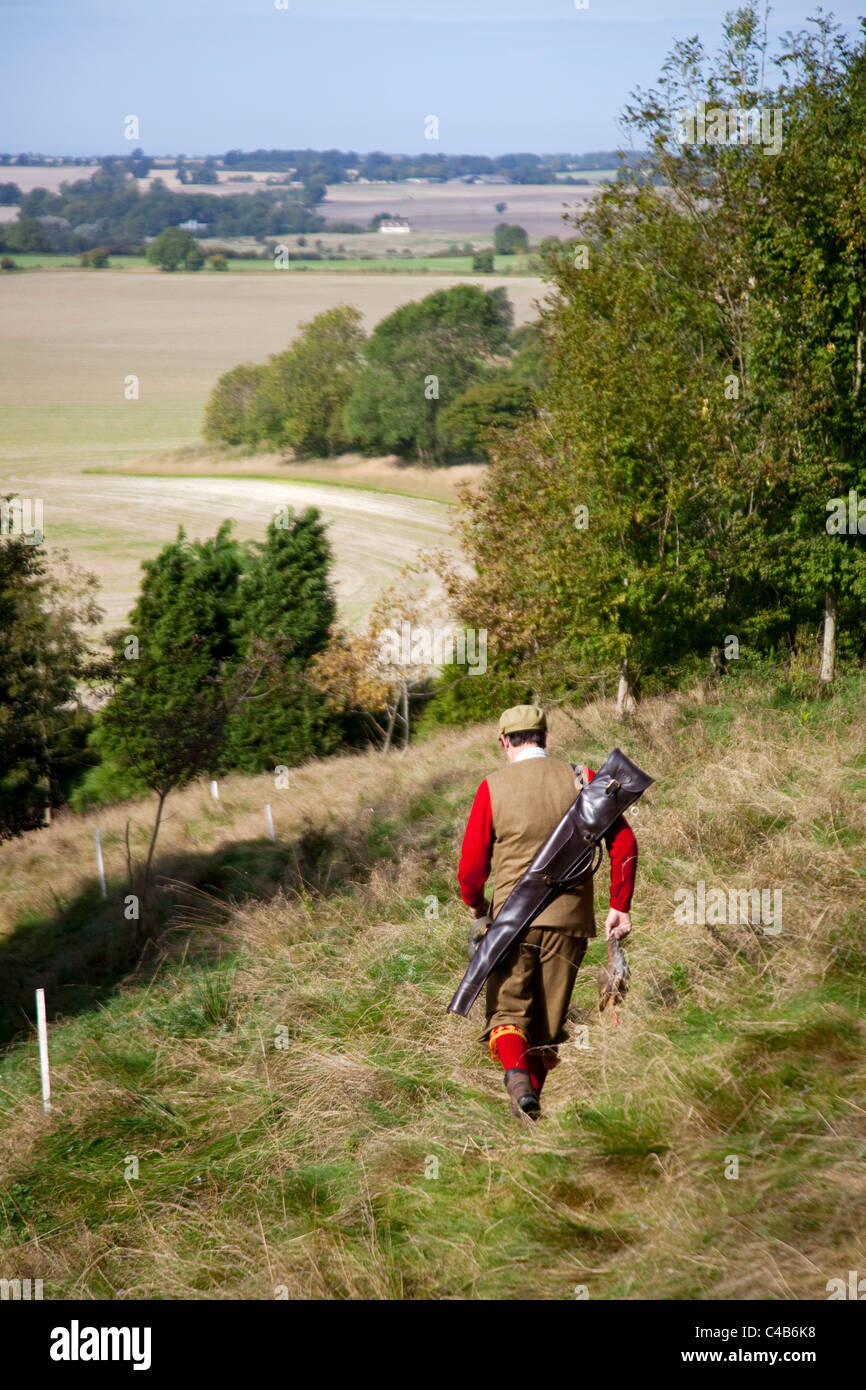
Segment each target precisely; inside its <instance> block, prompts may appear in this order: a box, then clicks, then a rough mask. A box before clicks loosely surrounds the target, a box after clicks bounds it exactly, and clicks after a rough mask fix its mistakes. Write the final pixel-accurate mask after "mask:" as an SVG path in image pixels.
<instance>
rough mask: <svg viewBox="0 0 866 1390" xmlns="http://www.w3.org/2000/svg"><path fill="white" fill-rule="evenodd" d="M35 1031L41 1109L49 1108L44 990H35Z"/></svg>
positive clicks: (49, 1091) (46, 1109) (49, 1079)
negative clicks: (36, 1033)
mask: <svg viewBox="0 0 866 1390" xmlns="http://www.w3.org/2000/svg"><path fill="white" fill-rule="evenodd" d="M36 1031H37V1032H38V1034H39V1070H40V1072H41V1073H42V1109H43V1110H44V1111H45V1113H46V1114H47V1113H48V1111H49V1110H50V1109H51V1077H50V1076H49V1075H48V1023H47V1021H46V1018H45V990H44V989H37V991H36Z"/></svg>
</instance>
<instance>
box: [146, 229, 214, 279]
mask: <svg viewBox="0 0 866 1390" xmlns="http://www.w3.org/2000/svg"><path fill="white" fill-rule="evenodd" d="M147 259H148V260H149V261H150V263H151V265H158V266H159V268H160V270H178V269H179V268H180V267H181V266H183V267H184V268H185V269H187V270H200V269H201V267H202V266H203V265H204V256H203V254H202V250H201V247H200V246H199V244H198V242H197V241H196V239H195V237H194V236H193V235H192V233H191V232H189V231H187V229H186V228H185V227H166V228H165V231H163V232H160V234H159V236H158V237H157V238H156V239H155V240H154V241H152V242H151V243H150V245H149V246H148V248H147Z"/></svg>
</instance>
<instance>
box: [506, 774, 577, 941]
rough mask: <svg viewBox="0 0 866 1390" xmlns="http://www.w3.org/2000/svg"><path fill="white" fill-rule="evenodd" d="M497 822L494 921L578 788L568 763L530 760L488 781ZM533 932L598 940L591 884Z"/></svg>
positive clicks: (553, 907) (551, 910)
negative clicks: (540, 930)
mask: <svg viewBox="0 0 866 1390" xmlns="http://www.w3.org/2000/svg"><path fill="white" fill-rule="evenodd" d="M487 786H488V789H489V791H490V808H491V813H492V816H493V831H494V835H495V840H494V844H493V862H492V866H491V868H492V879H493V895H492V912H493V915H494V917H495V915H496V913H497V912H498V911H499V909H500V908H501V906H502V904H503V903H504V902H505V899H506V898H507V897H508V894H509V893H510V892H511V890H512V888H514V886H515V885H516V884H517V882H518V881H519V880H520V878H521V877H522V875H523V874H525V872H526V870H527V869H528V868H529V866H530V864H531V863H532V861H533V859H534V858H535V856H536V854H537V853H538V851H539V850H540V849H541V846H542V845H543V844H544V842H545V840H546V839H547V837H548V836H549V835H550V833H551V831H553V830H555V829H556V827H557V825H558V824H559V822H560V820H561V819H562V817H563V816H564V815H565V812H566V811H567V810H568V808H569V806H570V805H571V803H572V802H573V801H574V798H575V797H576V796H577V792H578V788H577V786H576V785H575V777H574V772H573V771H572V768H571V765H570V764H569V763H564V762H560V761H559V759H557V758H526V759H525V760H524V761H522V762H519V763H509V764H508V765H507V766H506V767H503V768H500V770H499V771H498V772H494V773H491V775H490V776H489V777H488V778H487ZM533 926H536V927H556V928H558V929H559V930H560V931H562V932H565V933H567V934H568V935H569V936H595V920H594V917H593V905H592V878H589V879H587V880H586V882H585V883H582V884H581V885H580V888H579V890H578V892H576V893H563V894H562V896H561V897H559V898H557V899H556V901H555V902H552V903H551V904H550V906H549V907H547V908H545V910H544V911H543V912H542V913H541V914H540V915H539V916H538V917H537V918H536V919H535V922H534V923H533Z"/></svg>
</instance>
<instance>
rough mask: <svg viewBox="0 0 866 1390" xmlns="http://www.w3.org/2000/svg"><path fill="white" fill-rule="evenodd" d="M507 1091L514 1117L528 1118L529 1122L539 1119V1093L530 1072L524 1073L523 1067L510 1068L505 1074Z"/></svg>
mask: <svg viewBox="0 0 866 1390" xmlns="http://www.w3.org/2000/svg"><path fill="white" fill-rule="evenodd" d="M505 1089H506V1091H507V1092H508V1099H509V1100H510V1101H511V1113H512V1114H513V1115H517V1116H518V1117H520V1116H526V1118H527V1119H529V1120H537V1119H538V1117H539V1115H540V1114H541V1106H540V1104H539V1102H538V1092H537V1091H536V1089H535V1087H534V1086H533V1084H532V1081H531V1080H530V1077H529V1072H528V1071H524V1069H523V1067H510V1068H509V1070H508V1071H507V1072H506V1073H505Z"/></svg>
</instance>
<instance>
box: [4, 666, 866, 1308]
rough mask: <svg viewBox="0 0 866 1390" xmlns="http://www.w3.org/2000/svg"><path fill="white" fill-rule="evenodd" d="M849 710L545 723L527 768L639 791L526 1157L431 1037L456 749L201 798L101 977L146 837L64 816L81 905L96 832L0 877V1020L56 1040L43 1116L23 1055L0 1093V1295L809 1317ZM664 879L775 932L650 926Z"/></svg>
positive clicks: (852, 901) (451, 893) (855, 1112)
mask: <svg viewBox="0 0 866 1390" xmlns="http://www.w3.org/2000/svg"><path fill="white" fill-rule="evenodd" d="M864 693H866V692H864V684H863V679H862V677H858V678H857V679H854V678H851V679H850V680H848V681H847V682H842V683H841V685H840V688H839V690H838V691H837V693H836V695H835V696H834V697H833V699H832V700H831V701H826V702H814V703H813V702H810V701H808V700H803V699H802V698H799V699H797V698H794V697H793V696H792V695H791V693H790V692H787V691H785V690H781V691H778V690H774V689H772V688H768V687H766V686H761V685H757V684H756V685H752V686H750V685H749V683H748V681H747V679H746V678H745V677H741V678H738V679H736V680H734V679H733V678H732V687H731V688H729V687H726V688H725V691H724V692H723V693H722V695H721V696H720V697H717V696H712V697H710V699H709V701H708V702H702V700H701V699H700V698H698V699H690V698H685V697H678V698H676V699H658V700H652V701H648V702H646V703H645V704H644V705H642V706H641V708H640V710H639V712H638V716H637V718H636V720H635V721H634V722H633V723H632V724H631V725H629V726H628V727H627V728H623V727H622V726H619V725H617V724H615V722H614V720H613V716H612V710H611V708H610V706H609V705H601V704H600V705H594V706H590V707H585V708H582V709H578V710H575V711H572V714H571V717H569V716H567V715H566V714H562V715H558V716H557V719H556V723H555V726H554V729H553V735H552V737H553V742H554V745H555V748H556V751H558V752H560V753H561V754H567V755H569V756H579V757H580V758H581V759H586V760H588V761H590V762H593V763H595V764H596V765H597V762H598V760H599V759H600V758H601V757H602V756H603V755H604V752H605V751H606V750H607V749H608V748H609V747H610V746H611V745H612V744H613V743H614V742H616V743H619V744H621V746H622V747H623V748H624V749H625V750H626V751H627V752H629V753H630V754H631V755H632V756H634V757H635V758H636V759H637V760H638V761H639V762H640V763H641V764H642V765H643V766H645V767H646V768H647V769H648V770H649V771H650V772H652V773H653V774H654V775H655V776H656V777H657V778H658V781H657V784H656V786H655V787H654V788H653V789H652V790H651V792H650V793H649V794H648V796H647V797H646V798H645V800H644V802H643V803H641V806H640V810H639V813H638V814H637V815H636V816H634V824H635V829H636V831H637V834H638V837H639V841H640V847H641V867H640V871H639V878H638V892H637V896H636V900H635V906H634V914H633V915H634V922H635V930H634V933H633V937H632V940H631V941H630V943H629V947H628V950H629V956H630V961H631V966H632V991H631V994H630V996H629V999H628V1001H627V1004H626V1005H625V1006H624V1008H623V1009H622V1011H621V1016H622V1022H621V1025H620V1026H619V1028H614V1027H613V1026H612V1025H611V1022H610V1020H609V1019H608V1018H607V1017H605V1018H602V1019H599V1017H598V1015H597V1012H596V1009H595V982H594V967H595V966H596V965H597V964H598V962H599V960H600V959H601V955H602V951H603V946H602V943H601V942H600V941H598V940H597V941H596V942H594V943H593V944H592V946H591V948H590V953H589V959H588V962H587V964H586V965H585V966H584V967H583V968H582V970H581V973H580V975H579V978H578V985H577V990H576V995H575V1000H574V1007H573V1011H572V1018H571V1026H572V1028H579V1027H580V1026H581V1025H583V1026H585V1027H586V1028H587V1030H588V1032H587V1041H588V1046H587V1047H578V1046H575V1045H569V1046H568V1047H566V1048H565V1049H564V1050H563V1051H564V1057H563V1062H562V1065H561V1066H560V1067H559V1068H558V1070H557V1071H556V1072H555V1073H554V1074H553V1075H552V1076H551V1078H550V1081H549V1085H548V1088H547V1089H546V1092H545V1109H546V1118H545V1120H544V1121H543V1122H542V1123H541V1124H539V1125H538V1126H537V1127H533V1128H525V1129H522V1128H519V1127H517V1126H516V1125H515V1123H514V1122H513V1121H512V1120H511V1118H510V1116H509V1115H508V1111H507V1106H506V1104H505V1101H504V1097H503V1091H502V1085H501V1078H500V1075H499V1073H498V1071H497V1070H496V1069H494V1068H493V1067H492V1065H491V1063H490V1062H489V1060H488V1059H487V1058H486V1056H485V1053H484V1050H483V1048H481V1047H480V1046H479V1045H478V1043H477V1042H476V1041H475V1035H476V1033H477V1030H478V1028H479V1027H480V1020H479V1019H478V1018H477V1017H473V1018H472V1019H471V1020H470V1021H469V1022H464V1021H461V1020H458V1019H456V1018H454V1017H453V1016H449V1015H447V1014H446V1012H445V1006H446V1004H447V1001H448V998H449V996H450V994H451V992H452V990H453V988H454V985H455V984H456V982H457V980H458V979H459V976H460V973H461V971H462V969H463V967H464V964H465V953H464V937H465V930H466V921H465V913H464V911H463V910H462V908H461V907H460V905H459V902H458V901H457V900H456V896H455V888H454V869H455V860H456V853H457V847H458V845H459V837H460V834H461V831H462V827H463V824H464V822H465V817H466V814H467V812H468V809H469V805H470V801H471V797H472V793H473V791H474V788H475V786H476V785H477V782H478V780H479V778H480V777H481V776H482V775H483V774H484V773H485V772H486V771H488V770H490V769H491V768H492V767H493V766H495V765H496V761H495V728H494V727H493V726H492V725H491V726H490V727H487V726H478V727H476V728H473V729H469V730H466V731H462V732H443V733H440V734H437V735H436V736H435V737H433V738H431V739H430V740H428V741H427V742H425V743H421V744H418V745H416V746H414V747H413V748H412V749H411V750H410V751H409V753H408V754H407V755H405V756H404V755H401V754H394V755H392V756H389V757H388V758H387V759H382V758H381V756H379V755H372V754H371V755H369V756H358V757H340V758H336V759H333V760H329V761H327V762H322V763H315V764H311V765H309V766H308V767H306V768H302V769H298V770H297V771H296V772H295V773H293V775H292V778H291V785H290V787H289V789H288V790H287V791H283V792H279V793H276V792H275V791H274V789H273V787H272V784H270V782H269V779H267V778H264V777H262V778H260V779H253V778H242V777H233V778H229V779H226V781H225V783H224V784H223V786H222V788H221V799H220V801H219V803H214V802H212V801H211V800H210V799H209V798H208V796H207V793H206V789H205V788H204V787H192V788H189V789H188V790H187V791H185V792H183V793H181V794H180V795H178V796H177V797H174V798H172V799H171V802H170V804H169V818H168V822H167V825H166V834H165V840H164V842H163V844H162V847H161V851H160V864H159V872H160V875H161V878H162V880H163V882H164V883H165V884H166V888H165V891H166V893H167V894H169V895H170V901H171V902H173V907H172V908H171V912H172V914H173V929H172V932H171V933H170V934H169V935H168V936H167V937H166V938H165V939H164V942H163V952H162V954H161V956H160V958H159V960H158V962H151V963H150V964H149V965H148V967H147V968H146V969H144V970H143V971H142V973H140V974H139V975H136V974H135V973H129V969H130V966H129V965H128V964H127V965H124V962H123V958H122V951H121V947H122V943H123V940H124V937H123V932H124V921H123V916H122V905H123V893H124V891H125V889H124V871H123V864H124V849H123V835H124V825H125V822H126V820H127V819H129V820H130V821H131V834H132V844H133V849H134V851H135V852H138V851H139V847H140V844H141V843H142V841H143V838H144V836H145V835H146V825H147V820H148V818H149V816H150V815H151V814H152V808H151V807H149V806H148V805H146V804H142V805H135V806H131V807H128V808H117V809H116V810H114V811H104V812H102V813H100V816H99V817H98V823H99V824H100V825H101V827H102V831H103V840H104V843H105V845H106V860H107V866H108V875H109V881H110V897H109V900H108V902H107V903H105V904H102V903H100V901H99V898H98V896H97V892H96V889H95V884H94V881H93V875H92V869H91V865H90V860H91V856H92V831H93V825H94V824H95V823H97V818H93V817H88V818H83V819H76V818H74V817H71V816H63V817H60V818H59V819H58V821H57V823H56V824H55V825H54V826H53V827H52V828H51V829H50V830H49V831H45V832H40V833H39V834H38V835H33V836H30V837H28V838H27V840H26V841H24V842H17V843H15V844H13V845H11V846H9V847H8V848H7V850H6V851H4V855H5V859H4V865H3V869H2V882H0V886H2V887H3V889H4V897H3V901H4V903H5V904H6V906H5V908H4V911H5V913H6V917H5V929H4V930H5V942H4V941H0V951H2V952H3V964H5V966H6V972H5V974H3V972H0V975H2V978H3V979H4V980H5V981H6V983H5V984H4V985H3V998H2V1001H0V1002H2V1005H3V1012H2V1017H3V1020H4V1025H5V1026H6V1027H7V1029H8V1026H9V1023H10V1020H11V1021H12V1022H13V1023H14V1018H15V1007H16V1006H15V988H18V989H19V991H20V992H21V999H22V1001H23V1000H25V998H26V997H27V996H28V991H29V990H30V978H29V977H28V974H27V972H28V970H30V971H32V972H34V974H35V973H36V972H37V971H39V970H41V971H42V974H41V979H43V980H44V981H45V984H46V989H47V992H48V997H49V1002H50V1007H52V1009H53V1011H55V1012H56V1010H57V1008H58V1007H59V1008H60V1009H61V1011H63V1010H65V1011H66V1013H67V1015H68V1017H67V1018H66V1020H65V1021H63V1020H62V1019H58V1020H57V1021H56V1022H55V1023H54V1024H53V1026H52V1033H51V1055H52V1059H53V1067H54V1086H55V1100H56V1105H57V1109H56V1113H55V1114H54V1115H52V1116H48V1117H46V1116H45V1115H43V1113H42V1109H41V1105H40V1100H39V1082H38V1067H37V1057H36V1048H35V1044H34V1043H33V1042H31V1041H23V1042H21V1043H20V1044H18V1045H17V1046H14V1047H12V1048H11V1050H9V1051H8V1052H7V1053H6V1055H5V1056H4V1057H3V1059H2V1061H0V1243H2V1245H3V1247H4V1252H3V1253H4V1270H5V1272H6V1274H7V1275H8V1276H9V1277H13V1276H17V1277H22V1278H26V1277H33V1278H37V1277H38V1278H43V1279H44V1280H45V1290H46V1292H45V1296H46V1297H47V1298H57V1297H63V1296H64V1295H83V1296H85V1297H88V1296H89V1297H109V1298H133V1297H143V1298H153V1297H157V1298H216V1299H231V1298H266V1299H269V1298H273V1297H274V1296H275V1291H276V1290H277V1289H278V1288H280V1287H282V1288H284V1289H286V1290H287V1291H288V1294H289V1296H290V1297H292V1298H352V1299H354V1298H395V1299H417V1298H437V1299H443V1298H444V1299H450V1298H469V1299H511V1298H541V1299H546V1300H569V1301H570V1300H573V1299H574V1298H575V1297H576V1296H580V1291H581V1290H585V1291H586V1293H587V1294H588V1296H589V1298H590V1299H593V1300H596V1299H609V1298H650V1299H698V1300H700V1299H709V1298H721V1299H734V1298H746V1299H754V1300H766V1299H771V1300H783V1301H784V1300H792V1299H794V1300H799V1299H824V1298H826V1296H827V1293H826V1286H827V1281H828V1280H829V1279H831V1278H837V1277H841V1278H843V1279H844V1278H847V1271H848V1270H849V1269H861V1270H862V1269H863V1268H864V1267H866V1245H864V1231H866V1179H864V1167H863V1153H864V1143H866V1125H864V1121H866V1110H864V1107H863V1094H864V1081H866V1077H864V1062H863V1055H864V1054H863V1000H862V987H863V974H864V967H866V953H864V948H863V939H862V920H861V914H860V913H859V910H858V909H857V907H856V904H857V902H858V901H859V894H858V889H859V888H861V887H862V882H863V877H864V875H866V849H864V831H866V818H864V813H863V812H864V793H866V755H864V753H863V748H864V745H866V737H864V735H866V722H864V716H863V712H862V711H863V696H864ZM265 800H268V801H271V802H273V803H274V814H275V817H276V823H277V843H276V845H272V844H271V843H270V841H269V840H267V839H266V837H265V835H264V825H263V814H262V805H263V802H264V801H265ZM49 872H50V874H51V875H53V877H52V879H51V882H50V888H49ZM699 880H704V881H705V882H706V883H707V885H708V886H709V885H718V886H721V887H722V888H723V889H724V890H725V891H728V890H730V889H739V888H748V887H768V888H770V887H781V888H782V892H783V914H782V930H781V931H780V932H778V933H771V934H768V933H765V932H764V931H763V930H762V928H761V927H760V925H759V926H757V927H751V926H748V925H738V924H736V923H734V924H731V923H723V924H721V925H718V926H716V927H715V929H714V930H713V931H710V930H708V929H707V928H706V927H704V926H700V925H696V926H693V927H689V926H687V925H684V924H681V923H678V922H677V921H676V920H675V917H674V903H675V895H676V893H677V891H678V890H679V889H681V888H683V887H689V886H690V887H691V888H692V889H694V888H695V885H696V883H697V882H698V881H699ZM180 883H186V884H187V885H188V886H187V887H186V888H185V889H182V888H180V887H179V886H178V884H180ZM172 884H174V887H172V886H171V885H172ZM597 891H598V890H597ZM16 902H17V904H18V906H17V908H15V909H14V910H13V907H12V906H11V905H12V904H15V903H16ZM16 923H17V925H16ZM112 949H113V950H114V952H115V957H114V958H112V956H111V950H112ZM88 952H90V953H91V954H90V961H91V963H90V967H89V969H88V968H87V964H86V962H87V959H88ZM118 953H120V954H118ZM13 961H14V962H15V970H17V972H18V976H17V977H14V972H13V974H10V970H9V967H10V962H13ZM40 962H42V964H40ZM154 965H155V966H156V969H155V971H154ZM109 967H110V968H109ZM16 978H17V985H16ZM10 980H11V981H12V983H11V984H10V983H9V981H10ZM88 991H89V993H88ZM133 1159H134V1160H135V1163H131V1160H133ZM734 1160H736V1162H734Z"/></svg>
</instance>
